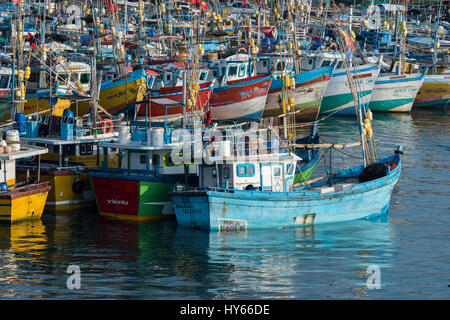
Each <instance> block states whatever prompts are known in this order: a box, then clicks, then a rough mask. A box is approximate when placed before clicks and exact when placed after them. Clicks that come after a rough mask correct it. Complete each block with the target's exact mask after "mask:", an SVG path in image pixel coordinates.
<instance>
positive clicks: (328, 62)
mask: <svg viewBox="0 0 450 320" xmlns="http://www.w3.org/2000/svg"><path fill="white" fill-rule="evenodd" d="M330 64H331V61H330V60H324V61H323V62H322V67H328V66H329V65H330Z"/></svg>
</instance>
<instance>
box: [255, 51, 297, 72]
mask: <svg viewBox="0 0 450 320" xmlns="http://www.w3.org/2000/svg"><path fill="white" fill-rule="evenodd" d="M293 70H294V62H293V58H292V57H286V58H284V59H283V61H281V59H280V55H279V54H266V55H264V56H259V57H258V60H257V62H256V73H257V74H266V73H272V74H273V75H276V76H281V75H283V74H288V73H291V72H292V71H293Z"/></svg>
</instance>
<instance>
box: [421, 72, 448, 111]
mask: <svg viewBox="0 0 450 320" xmlns="http://www.w3.org/2000/svg"><path fill="white" fill-rule="evenodd" d="M449 102H450V74H449V73H441V74H430V75H429V74H427V75H426V76H425V79H424V81H423V84H422V86H421V87H420V89H419V92H418V93H417V96H416V98H415V99H414V104H413V108H446V107H448V106H449V105H450V103H449Z"/></svg>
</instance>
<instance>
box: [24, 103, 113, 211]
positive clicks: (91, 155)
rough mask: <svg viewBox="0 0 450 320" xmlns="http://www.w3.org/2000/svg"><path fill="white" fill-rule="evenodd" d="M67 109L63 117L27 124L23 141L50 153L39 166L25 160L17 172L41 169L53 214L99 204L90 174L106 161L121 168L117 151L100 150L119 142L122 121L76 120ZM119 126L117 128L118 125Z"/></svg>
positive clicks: (27, 122) (33, 171)
mask: <svg viewBox="0 0 450 320" xmlns="http://www.w3.org/2000/svg"><path fill="white" fill-rule="evenodd" d="M69 110H70V109H67V110H66V111H65V113H63V115H64V116H63V117H57V116H51V115H41V116H40V117H39V118H36V117H35V118H31V117H29V118H30V119H28V120H27V121H26V128H27V130H26V134H25V136H24V137H22V138H21V139H22V141H23V142H26V143H28V144H29V145H36V146H44V147H46V148H48V150H49V152H48V153H47V154H45V155H43V156H42V158H41V159H42V161H41V164H40V166H39V167H37V166H36V164H35V163H34V161H33V160H31V161H30V160H28V159H24V160H22V161H21V162H19V163H18V166H17V172H18V175H20V176H22V177H23V176H25V175H26V174H27V172H32V173H35V172H37V171H38V170H39V171H40V174H41V176H42V178H43V179H44V180H46V181H48V182H49V185H50V186H51V190H50V192H49V194H48V199H47V201H46V203H45V209H46V210H48V211H51V212H62V211H70V210H74V209H82V208H88V207H92V206H94V205H95V198H94V194H93V191H92V187H91V184H90V180H89V177H88V176H87V175H86V172H87V171H88V170H89V169H92V168H95V167H98V166H101V164H102V163H103V162H104V161H105V162H107V163H108V164H109V165H111V166H114V165H117V162H118V155H117V150H116V151H113V150H110V151H109V152H108V154H106V153H104V152H103V151H104V150H103V148H100V147H99V143H100V142H102V141H108V142H112V141H115V140H117V139H118V123H119V122H120V120H121V118H118V119H113V120H114V122H113V120H111V119H104V120H102V121H101V122H98V123H94V122H93V121H92V118H84V121H83V118H80V117H74V116H73V113H72V112H71V111H69ZM114 123H115V125H114Z"/></svg>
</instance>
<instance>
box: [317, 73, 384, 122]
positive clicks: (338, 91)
mask: <svg viewBox="0 0 450 320" xmlns="http://www.w3.org/2000/svg"><path fill="white" fill-rule="evenodd" d="M350 69H351V71H350V72H351V77H352V78H351V79H352V81H353V83H354V84H353V85H354V86H356V87H357V88H358V89H357V94H358V95H359V96H360V97H361V104H368V103H369V102H370V99H371V96H372V91H373V88H374V86H375V82H376V81H377V78H378V74H379V72H380V65H379V64H365V65H360V66H354V67H351V68H350ZM320 113H321V114H327V113H337V114H339V115H354V114H355V111H354V108H353V97H352V91H351V85H350V84H349V80H348V76H347V71H346V70H345V69H344V68H341V69H338V70H336V71H335V72H334V73H333V76H332V77H331V81H330V83H329V84H328V86H327V88H326V90H325V94H324V96H323V98H322V104H321V105H320Z"/></svg>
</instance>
